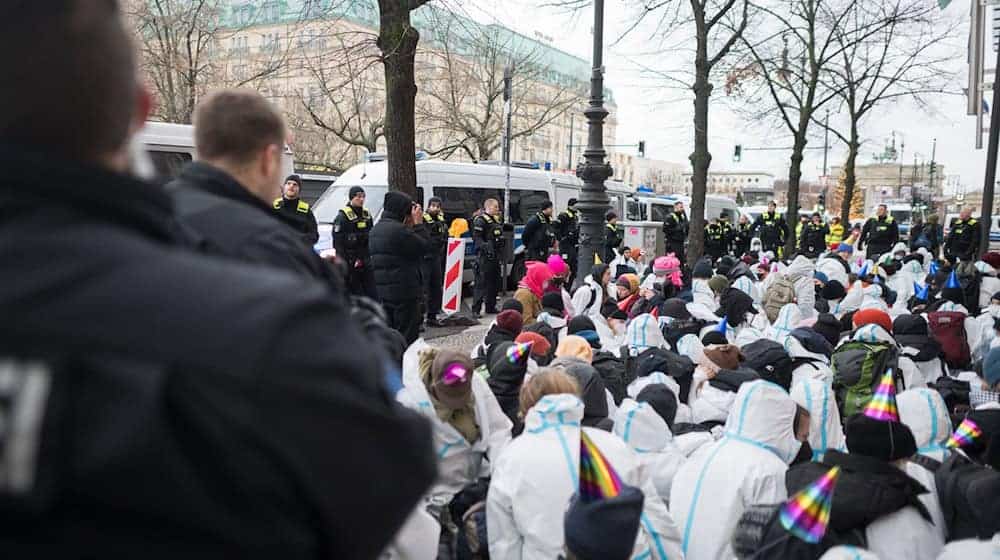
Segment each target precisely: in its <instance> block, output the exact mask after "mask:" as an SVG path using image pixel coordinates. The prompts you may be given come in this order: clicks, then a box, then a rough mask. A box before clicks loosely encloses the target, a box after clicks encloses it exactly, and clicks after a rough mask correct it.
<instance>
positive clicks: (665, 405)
mask: <svg viewBox="0 0 1000 560" xmlns="http://www.w3.org/2000/svg"><path fill="white" fill-rule="evenodd" d="M635 400H636V401H638V402H641V403H646V404H648V405H649V406H651V407H653V410H655V411H656V413H657V414H659V415H660V418H663V421H664V422H666V423H667V426H668V427H669V428H670V429H671V430H672V429H673V428H674V419H676V418H677V395H675V394H674V392H673V391H671V390H670V388H669V387H667V386H666V385H664V384H662V383H651V384H649V385H646V386H645V387H643V389H642V390H641V391H639V394H638V395H636V396H635Z"/></svg>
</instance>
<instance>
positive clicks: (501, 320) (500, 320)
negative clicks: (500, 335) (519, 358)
mask: <svg viewBox="0 0 1000 560" xmlns="http://www.w3.org/2000/svg"><path fill="white" fill-rule="evenodd" d="M497 326H498V327H500V328H501V329H503V330H505V331H507V332H509V333H513V334H514V335H515V336H516V335H517V334H518V333H520V332H521V328H522V327H523V326H524V318H523V317H522V316H521V314H520V313H518V312H517V311H514V310H513V309H508V310H506V311H501V312H500V313H498V314H497Z"/></svg>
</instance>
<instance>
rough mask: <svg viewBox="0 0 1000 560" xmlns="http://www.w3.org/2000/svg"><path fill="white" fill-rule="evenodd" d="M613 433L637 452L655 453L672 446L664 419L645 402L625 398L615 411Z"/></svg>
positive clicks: (672, 437)
mask: <svg viewBox="0 0 1000 560" xmlns="http://www.w3.org/2000/svg"><path fill="white" fill-rule="evenodd" d="M614 434H615V435H617V436H618V437H620V438H622V440H624V441H625V443H627V444H628V446H629V447H631V448H632V449H634V450H636V451H637V452H639V453H656V452H659V451H664V450H666V449H668V448H669V447H671V446H672V442H673V439H674V436H673V434H671V433H670V428H669V427H668V426H667V423H666V421H664V420H663V418H662V417H661V416H660V415H659V414H657V412H656V411H655V410H653V407H652V406H650V405H649V404H647V403H641V402H636V401H634V400H632V399H625V400H623V401H622V404H621V406H619V407H618V411H617V412H616V413H615V429H614Z"/></svg>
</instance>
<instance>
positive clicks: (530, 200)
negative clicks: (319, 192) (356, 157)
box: [313, 155, 632, 281]
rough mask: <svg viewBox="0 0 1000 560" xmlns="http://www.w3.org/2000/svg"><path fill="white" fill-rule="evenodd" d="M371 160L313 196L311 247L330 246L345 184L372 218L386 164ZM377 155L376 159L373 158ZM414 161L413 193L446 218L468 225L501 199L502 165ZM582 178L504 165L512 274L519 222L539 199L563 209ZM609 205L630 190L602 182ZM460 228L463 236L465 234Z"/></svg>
mask: <svg viewBox="0 0 1000 560" xmlns="http://www.w3.org/2000/svg"><path fill="white" fill-rule="evenodd" d="M373 159H375V160H376V161H366V162H364V163H360V164H358V165H355V166H353V167H351V168H350V169H348V170H347V171H345V172H344V174H343V175H341V176H340V177H338V178H337V181H336V182H335V183H334V184H333V185H331V186H330V188H329V189H327V191H326V192H325V193H324V194H323V196H321V197H320V198H319V200H317V201H316V204H315V206H314V207H313V213H314V214H315V215H316V221H317V222H318V223H319V242H318V243H316V245H315V249H316V251H318V252H320V253H324V252H329V251H332V250H333V237H332V231H333V221H334V219H336V217H337V213H338V212H339V211H340V209H341V208H343V207H344V206H346V205H347V193H348V191H349V190H350V189H351V187H355V186H357V187H361V188H363V189H364V190H365V207H367V208H368V211H369V212H371V213H372V215H373V216H375V217H376V220H377V219H378V217H379V215H380V213H381V210H382V201H383V198H384V197H385V193H386V192H388V190H389V186H388V166H387V163H386V161H385V160H384V159H383V158H382V157H380V156H377V155H376V156H375V158H373ZM377 160H381V161H377ZM416 167H417V198H418V200H419V202H420V203H421V204H423V206H424V207H425V208H426V207H427V201H428V200H430V198H431V197H435V196H436V197H438V198H440V199H441V208H442V210H443V212H444V217H445V221H446V222H447V223H448V224H451V223H452V221H453V220H455V219H456V218H464V219H465V220H466V221H467V222H468V225H469V227H470V228H471V227H472V220H473V213H474V212H475V211H476V210H477V209H479V208H482V206H483V202H484V201H485V200H486V199H488V198H494V199H496V200H498V201H500V206H501V209H502V208H503V204H504V184H505V181H506V173H507V171H506V168H505V167H504V166H501V165H497V164H496V163H480V164H475V163H459V162H450V161H440V160H433V159H419V160H418V161H417V164H416ZM582 185H583V183H582V182H581V181H580V179H578V178H577V177H576V176H575V175H570V174H563V173H551V172H548V171H541V170H538V169H536V168H524V167H523V164H514V165H512V166H511V169H510V200H509V201H508V202H509V208H508V211H509V213H510V223H512V224H513V225H514V253H515V258H514V262H513V263H512V264H511V265H508V266H512V267H513V268H514V273H512V274H511V275H512V276H515V275H516V272H517V270H518V268H519V267H520V266H521V265H522V263H523V256H522V255H523V247H522V246H521V232H522V231H523V230H524V224H525V223H526V222H527V221H528V219H529V218H531V216H533V215H535V213H536V212H538V211H539V210H540V209H541V207H542V204H543V203H545V202H546V201H549V200H551V201H552V203H553V205H554V207H555V212H556V214H558V213H559V212H561V211H562V210H564V209H565V208H566V206H567V203H568V202H569V199H571V198H579V196H580V188H581V187H582ZM606 187H607V191H608V197H609V198H610V200H611V205H610V206H611V210H613V211H614V212H615V213H617V214H618V215H619V216H622V215H623V210H624V204H625V201H626V199H627V198H628V197H629V195H630V194H632V192H631V189H629V188H628V187H626V186H625V185H624V184H623V183H620V182H614V181H608V182H607V183H606ZM469 236H470V234H469V233H466V234H465V235H464V237H469ZM474 254H475V246H474V244H473V243H471V242H470V243H468V244H467V245H466V257H467V258H468V257H470V256H471V255H474ZM463 279H464V280H466V281H471V280H472V267H471V266H466V267H465V274H464V278H463Z"/></svg>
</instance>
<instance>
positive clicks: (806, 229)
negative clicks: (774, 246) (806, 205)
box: [799, 212, 830, 259]
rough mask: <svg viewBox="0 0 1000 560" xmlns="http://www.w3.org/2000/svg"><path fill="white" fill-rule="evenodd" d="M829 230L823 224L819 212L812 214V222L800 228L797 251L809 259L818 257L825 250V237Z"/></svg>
mask: <svg viewBox="0 0 1000 560" xmlns="http://www.w3.org/2000/svg"><path fill="white" fill-rule="evenodd" d="M829 233H830V228H829V227H827V225H826V224H824V223H823V217H822V216H820V214H819V212H813V215H812V220H811V221H810V222H809V223H808V224H806V225H805V226H803V227H802V238H801V239H799V251H801V252H802V254H803V255H805V256H807V257H809V258H810V259H815V258H817V257H819V255H820V253H822V252H823V250H824V249H825V248H826V236H827V235H829Z"/></svg>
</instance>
